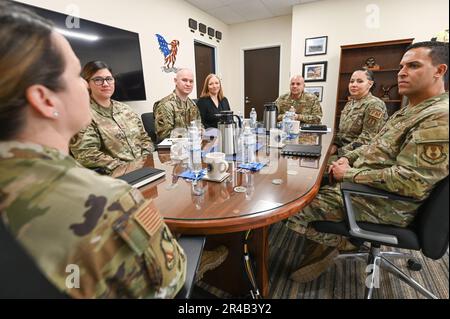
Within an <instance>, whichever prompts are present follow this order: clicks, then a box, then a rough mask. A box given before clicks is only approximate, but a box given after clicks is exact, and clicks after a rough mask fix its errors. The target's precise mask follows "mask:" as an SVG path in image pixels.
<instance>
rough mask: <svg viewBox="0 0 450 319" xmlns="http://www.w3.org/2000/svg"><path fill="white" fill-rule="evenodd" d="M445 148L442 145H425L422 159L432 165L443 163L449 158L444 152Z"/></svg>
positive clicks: (421, 155)
mask: <svg viewBox="0 0 450 319" xmlns="http://www.w3.org/2000/svg"><path fill="white" fill-rule="evenodd" d="M443 148H444V147H443V146H442V145H433V144H431V145H424V147H423V152H422V153H421V154H420V158H422V159H423V160H424V161H425V162H427V163H430V164H432V165H436V164H439V163H442V162H443V161H445V160H446V158H447V154H445V153H444V152H443Z"/></svg>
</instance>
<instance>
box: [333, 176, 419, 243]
mask: <svg viewBox="0 0 450 319" xmlns="http://www.w3.org/2000/svg"><path fill="white" fill-rule="evenodd" d="M341 192H342V197H343V199H344V207H345V211H346V213H347V221H348V224H349V227H350V230H349V233H350V235H352V236H353V237H357V238H361V239H366V240H370V241H376V242H380V243H386V244H391V245H397V244H398V239H397V237H396V236H393V235H387V234H382V233H376V232H373V231H368V230H364V229H361V228H360V227H359V226H358V224H357V223H356V218H355V212H354V210H353V205H352V201H351V196H350V195H351V194H357V195H362V196H369V197H378V198H385V199H391V200H400V201H408V202H411V201H413V202H416V201H418V200H417V199H414V198H411V197H406V196H400V195H396V194H392V193H389V192H386V191H383V190H380V189H377V188H374V187H370V186H367V185H361V184H356V183H348V182H343V183H341Z"/></svg>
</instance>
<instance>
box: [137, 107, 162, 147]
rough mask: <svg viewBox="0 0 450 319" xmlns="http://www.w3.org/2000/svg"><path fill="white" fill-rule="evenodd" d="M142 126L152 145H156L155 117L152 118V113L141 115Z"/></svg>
mask: <svg viewBox="0 0 450 319" xmlns="http://www.w3.org/2000/svg"><path fill="white" fill-rule="evenodd" d="M141 119H142V124H144V129H145V131H146V132H147V134H148V136H150V138H151V139H152V141H153V143H158V142H159V141H158V137H157V135H156V128H155V117H154V116H153V112H149V113H143V114H142V115H141Z"/></svg>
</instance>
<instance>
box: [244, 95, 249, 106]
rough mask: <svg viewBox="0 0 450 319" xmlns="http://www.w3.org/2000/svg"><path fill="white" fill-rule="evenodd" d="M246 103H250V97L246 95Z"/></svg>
mask: <svg viewBox="0 0 450 319" xmlns="http://www.w3.org/2000/svg"><path fill="white" fill-rule="evenodd" d="M245 103H246V104H248V103H250V100H249V99H248V96H246V97H245Z"/></svg>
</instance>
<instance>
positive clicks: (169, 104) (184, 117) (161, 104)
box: [153, 91, 200, 140]
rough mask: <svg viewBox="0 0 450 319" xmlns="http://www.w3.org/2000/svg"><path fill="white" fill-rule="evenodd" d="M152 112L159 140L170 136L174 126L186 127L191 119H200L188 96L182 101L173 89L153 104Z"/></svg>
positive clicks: (195, 106)
mask: <svg viewBox="0 0 450 319" xmlns="http://www.w3.org/2000/svg"><path fill="white" fill-rule="evenodd" d="M153 114H154V115H155V127H156V135H157V136H158V139H160V140H162V139H165V138H167V137H170V132H172V130H173V129H174V128H176V127H184V128H188V127H189V124H190V123H191V121H194V120H200V112H199V110H198V108H197V105H195V103H194V102H193V101H192V100H191V99H190V98H188V99H187V100H186V102H183V101H182V100H181V99H180V98H179V97H178V96H177V95H176V94H175V91H174V92H172V93H171V94H169V95H168V96H166V97H165V98H163V99H162V100H160V101H158V102H156V103H155V104H154V106H153Z"/></svg>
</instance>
